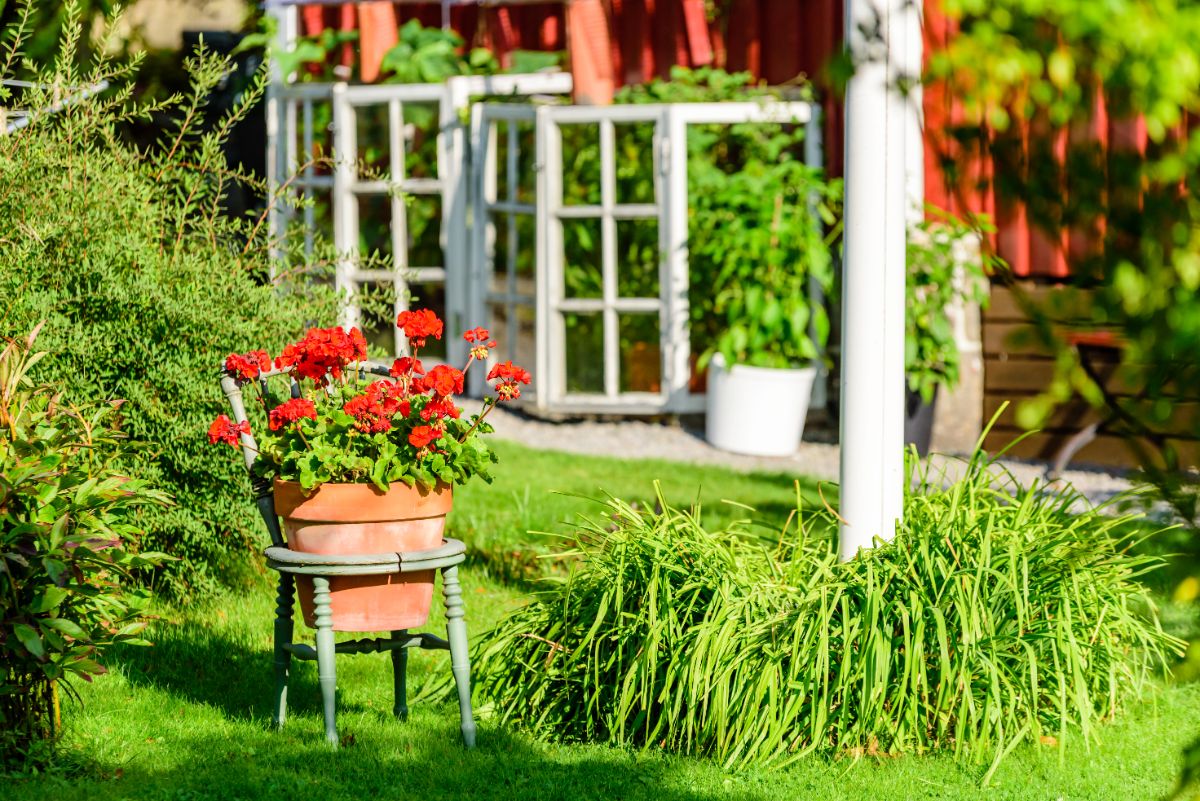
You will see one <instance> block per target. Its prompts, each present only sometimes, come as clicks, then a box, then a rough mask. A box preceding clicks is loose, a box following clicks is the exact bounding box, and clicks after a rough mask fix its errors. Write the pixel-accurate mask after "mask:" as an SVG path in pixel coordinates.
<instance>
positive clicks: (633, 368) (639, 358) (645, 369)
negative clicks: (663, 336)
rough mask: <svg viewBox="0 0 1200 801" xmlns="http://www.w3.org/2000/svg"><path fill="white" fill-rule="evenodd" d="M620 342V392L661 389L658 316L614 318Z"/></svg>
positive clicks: (622, 316)
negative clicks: (616, 320)
mask: <svg viewBox="0 0 1200 801" xmlns="http://www.w3.org/2000/svg"><path fill="white" fill-rule="evenodd" d="M618 320H619V322H618V330H619V331H620V342H621V381H620V391H621V392H660V391H661V390H662V351H661V348H660V343H659V332H658V315H656V314H623V315H621V316H620V317H619V318H618Z"/></svg>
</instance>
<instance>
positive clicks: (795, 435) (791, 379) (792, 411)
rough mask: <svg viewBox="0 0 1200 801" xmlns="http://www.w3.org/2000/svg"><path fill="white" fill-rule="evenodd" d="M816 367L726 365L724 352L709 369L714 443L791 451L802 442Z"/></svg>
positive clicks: (773, 452) (737, 449) (709, 424)
mask: <svg viewBox="0 0 1200 801" xmlns="http://www.w3.org/2000/svg"><path fill="white" fill-rule="evenodd" d="M816 377H817V368H815V367H801V368H799V369H780V368H774V367H747V366H746V365H744V364H735V365H734V366H733V368H732V369H728V368H726V367H725V361H724V359H722V358H721V354H719V353H718V354H716V355H715V356H713V359H712V362H711V364H710V366H709V370H708V418H707V421H706V435H707V438H708V441H709V443H710V444H712V445H715V446H716V447H718V448H720V449H721V450H725V451H732V452H733V453H747V454H751V455H754V456H791V455H792V454H793V453H795V452H796V449H797V448H798V447H799V446H800V435H801V434H802V433H803V432H804V419H805V418H806V417H808V402H809V399H810V398H811V396H812V388H813V381H814V380H815V379H816Z"/></svg>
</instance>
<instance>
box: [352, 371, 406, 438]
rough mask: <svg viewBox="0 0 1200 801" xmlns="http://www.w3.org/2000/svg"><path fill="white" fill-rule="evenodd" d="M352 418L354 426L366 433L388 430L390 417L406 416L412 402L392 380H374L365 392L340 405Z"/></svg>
mask: <svg viewBox="0 0 1200 801" xmlns="http://www.w3.org/2000/svg"><path fill="white" fill-rule="evenodd" d="M342 409H343V410H345V412H346V414H348V415H350V416H351V417H353V418H354V420H355V423H354V427H355V428H357V429H358V430H359V431H362V432H363V433H366V434H378V433H380V432H382V431H389V430H391V427H392V418H393V417H395V416H396V415H397V414H399V415H400V416H401V417H408V415H409V412H411V411H412V404H410V403H409V401H408V400H407V399H405V397H404V388H403V387H402V386H400V385H399V384H397V383H395V382H393V381H376V382H375V383H373V384H371V385H370V386H368V387H367V390H366V392H364V393H363V394H361V395H355V396H354V397H353V398H351V399H350V400H348V401H346V405H345V406H343V407H342Z"/></svg>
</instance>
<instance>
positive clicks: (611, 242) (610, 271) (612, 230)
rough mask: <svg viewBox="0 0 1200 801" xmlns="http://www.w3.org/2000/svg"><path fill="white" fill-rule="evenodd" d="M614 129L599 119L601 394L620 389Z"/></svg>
mask: <svg viewBox="0 0 1200 801" xmlns="http://www.w3.org/2000/svg"><path fill="white" fill-rule="evenodd" d="M616 138H617V137H616V131H615V127H614V126H613V123H612V120H609V119H602V120H601V121H600V215H601V216H600V276H601V282H602V286H603V298H604V312H603V331H604V394H605V396H606V397H609V398H615V397H616V396H617V394H618V393H619V392H620V363H621V354H620V321H619V319H618V317H617V310H616V302H617V221H616V219H615V218H614V217H613V207H614V206H615V205H616V201H617V198H616V195H617V165H616Z"/></svg>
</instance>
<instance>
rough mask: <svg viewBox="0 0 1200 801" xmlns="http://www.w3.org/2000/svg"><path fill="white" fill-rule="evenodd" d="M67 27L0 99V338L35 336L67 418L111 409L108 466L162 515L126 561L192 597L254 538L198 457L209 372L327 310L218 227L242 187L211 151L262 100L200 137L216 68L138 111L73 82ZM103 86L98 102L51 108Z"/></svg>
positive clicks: (265, 238) (255, 240)
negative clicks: (17, 112)
mask: <svg viewBox="0 0 1200 801" xmlns="http://www.w3.org/2000/svg"><path fill="white" fill-rule="evenodd" d="M29 8H30V6H29V5H28V4H26V5H25V10H26V11H28V10H29ZM66 13H67V18H68V23H67V25H66V27H65V31H66V33H65V34H64V38H63V40H62V42H61V45H60V51H59V55H58V57H57V58H56V59H55V60H54V61H53V63H51V64H48V65H46V66H44V67H42V68H40V72H39V75H38V78H37V81H38V82H40V83H41V84H42V85H41V86H34V87H27V86H23V85H17V86H14V87H12V88H7V87H0V106H4V107H7V108H14V107H16V108H25V109H31V110H33V111H34V113H33V114H32V116H31V117H30V118H29V124H28V126H26V127H24V128H21V129H20V130H17V131H15V132H14V133H11V134H8V135H0V298H3V309H0V335H2V336H5V337H16V336H20V335H22V334H23V333H24V332H27V331H29V330H30V329H32V328H33V327H34V326H35V325H36V324H38V323H39V322H41V321H45V325H44V326H43V328H42V332H41V338H40V340H39V342H40V344H41V346H42V347H44V348H45V349H46V350H48V351H51V352H53V353H54V354H55V358H54V359H53V360H44V361H43V362H41V363H40V364H38V365H37V369H36V370H35V373H36V376H35V377H36V379H37V380H38V381H40V382H46V383H50V384H53V385H55V386H57V387H59V388H60V389H61V390H62V391H63V392H64V393H65V394H66V395H67V396H68V397H71V398H73V399H75V400H76V401H77V402H79V403H81V404H86V403H91V402H103V401H108V400H111V399H116V398H121V399H124V400H125V401H126V403H125V405H124V406H122V408H121V411H120V415H119V421H118V422H119V425H120V427H121V429H122V431H123V433H124V434H125V435H126V436H127V437H128V438H129V439H130V440H132V441H133V442H135V443H140V444H141V445H142V446H144V447H138V448H136V449H133V450H130V451H128V452H126V453H125V454H124V455H122V456H120V461H121V464H120V469H122V470H123V471H126V472H128V473H130V474H132V475H137V476H139V477H141V478H143V479H145V480H147V481H148V482H150V483H151V484H153V485H155V486H157V487H160V488H162V489H163V490H165V491H167V492H168V493H170V494H171V495H173V496H174V497H175V499H176V501H177V503H176V505H174V506H172V507H154V508H145V509H140V510H138V514H139V516H140V517H141V518H142V519H141V520H139V528H142V529H144V530H145V532H146V533H145V535H144V539H143V541H142V542H141V543H140V547H143V548H145V549H146V550H152V551H163V552H167V553H170V554H171V555H172V556H174V557H177V561H172V562H169V563H168V567H167V568H165V572H163V573H161V574H159V575H158V576H157V579H156V580H157V581H158V582H159V584H158V586H159V587H160V588H162V589H165V590H168V591H170V592H171V593H172V594H175V595H183V594H187V593H191V592H196V591H203V590H205V589H210V588H212V587H215V586H216V585H217V584H219V583H221V582H225V581H228V580H229V578H230V576H231V573H232V572H233V571H236V570H237V569H238V566H239V565H244V564H245V563H246V562H247V561H248V556H247V553H248V551H250V550H251V546H252V545H253V539H252V538H253V537H254V536H255V532H257V529H256V528H255V519H254V517H255V515H254V514H253V510H252V508H251V504H249V503H248V502H247V493H248V491H249V490H248V486H247V483H246V478H245V471H244V470H241V469H239V467H238V465H237V464H236V463H235V461H234V460H232V459H229V458H228V457H227V456H226V455H224V454H219V453H216V452H215V451H214V450H213V449H211V448H209V447H207V444H206V442H205V441H204V436H203V432H204V431H205V430H206V427H207V425H208V422H209V421H210V420H211V419H212V417H213V416H214V415H215V414H216V413H217V412H219V411H221V396H220V393H219V392H217V391H216V381H217V379H218V375H217V371H218V368H219V365H220V364H221V362H222V360H223V359H224V357H225V356H226V355H227V354H228V353H230V352H232V351H239V352H240V351H243V350H246V349H248V348H250V347H251V346H253V347H261V345H260V344H259V343H263V344H266V345H268V346H270V345H271V344H272V343H275V344H276V345H277V346H281V345H282V344H283V343H284V342H287V341H290V340H291V339H294V338H295V336H296V335H297V334H298V333H301V332H303V330H304V329H305V327H306V326H307V325H309V324H311V323H315V322H332V321H333V318H334V317H335V316H336V299H335V298H334V296H333V295H332V293H331V292H328V291H326V290H322V289H320V288H319V287H316V286H315V285H313V284H312V283H309V282H307V281H305V280H304V278H305V274H306V273H307V272H309V271H310V270H311V269H314V268H316V267H317V260H316V259H313V260H309V261H308V262H306V261H304V260H303V259H298V260H296V261H294V262H293V263H292V264H291V266H290V267H288V268H280V269H278V270H277V271H276V272H275V276H276V278H274V279H272V278H271V277H270V275H271V270H270V263H269V258H270V255H269V254H270V250H271V248H272V246H273V245H276V244H277V243H273V242H271V241H270V236H269V226H268V225H266V221H265V220H264V219H263V218H262V217H261V216H255V217H248V218H240V219H238V218H231V217H230V216H228V215H227V214H226V213H224V210H223V199H224V198H225V197H226V196H227V195H228V194H229V192H230V191H231V188H232V187H234V186H236V185H237V184H239V183H249V184H251V185H254V186H255V187H258V185H257V184H256V183H255V181H254V179H253V178H251V177H250V176H247V175H245V174H242V173H240V172H238V171H237V170H236V169H234V168H231V167H230V166H229V165H227V164H226V161H225V158H224V153H223V149H222V145H223V142H224V140H225V138H226V136H227V134H228V132H229V130H230V128H231V127H232V126H233V125H235V124H236V123H237V121H238V120H239V119H242V118H243V117H244V116H245V115H246V114H248V113H250V110H251V108H253V106H254V104H255V103H256V101H257V100H258V98H259V97H260V96H261V90H262V85H261V83H260V84H258V85H256V86H255V87H253V88H252V89H251V90H250V91H249V92H248V93H247V94H246V95H245V96H244V97H243V98H242V101H241V102H240V103H239V104H238V105H237V107H236V108H235V109H234V111H233V112H231V114H230V115H229V116H228V117H226V118H225V119H223V120H221V121H219V122H218V123H217V124H216V126H215V127H214V128H203V127H202V126H201V120H202V119H203V118H204V116H205V113H204V112H205V108H206V104H207V98H208V97H209V96H210V95H211V94H212V93H213V92H214V91H217V90H219V87H220V85H221V82H222V79H223V78H224V76H225V74H226V72H227V70H228V68H227V65H226V64H225V63H223V62H221V61H220V60H217V59H214V58H211V57H207V56H205V57H199V58H195V59H192V60H189V61H188V63H187V67H188V71H189V73H190V75H191V79H192V88H191V90H190V91H189V92H187V93H185V94H182V95H179V96H175V97H172V98H169V99H167V100H164V101H162V102H160V103H156V104H153V105H148V104H145V103H141V102H140V101H138V100H137V99H136V98H135V97H134V89H133V86H132V84H131V82H130V76H131V75H132V74H133V73H134V72H135V70H136V69H137V67H138V59H136V58H135V59H134V60H133V61H132V62H130V63H126V64H115V63H111V62H108V61H105V60H103V58H101V59H100V60H99V61H98V62H97V63H96V64H95V65H94V66H92V67H79V66H76V65H77V64H78V63H79V59H77V58H76V57H75V54H76V53H77V51H78V50H79V48H80V37H81V36H82V35H83V32H82V31H81V26H80V25H79V22H78V20H79V16H78V12H77V10H76V8H75V7H74V6H72V5H70V4H68V7H67V12H66ZM27 28H28V26H27V25H22V24H18V25H17V27H16V28H14V29H12V30H8V31H5V32H4V33H3V38H2V46H0V75H2V76H3V77H5V78H8V77H10V76H12V75H13V74H14V72H15V69H16V65H17V64H18V63H20V61H21V58H22V55H21V54H22V49H23V47H24V41H25V36H26V33H27V32H28V30H27ZM94 52H100V53H102V52H104V48H103V47H98V48H94ZM26 66H27V67H28V66H30V65H26ZM102 81H104V82H107V84H108V87H109V88H108V89H106V90H104V91H101V92H99V93H98V94H96V95H93V96H92V97H89V98H86V99H83V100H80V101H79V102H68V103H67V104H66V105H62V103H61V102H60V101H63V100H72V101H73V100H76V99H78V97H79V92H80V89H81V88H82V87H88V86H93V85H95V84H98V83H100V82H102ZM50 109H56V110H55V111H54V112H53V113H50V112H49V111H48V110H50ZM8 119H10V120H11V119H13V117H11V116H10V117H9V118H8ZM137 120H141V121H147V120H152V121H154V122H155V123H156V124H157V125H159V126H160V128H161V132H162V133H161V139H160V141H158V142H156V143H154V144H152V145H151V146H149V147H147V148H138V147H135V146H133V145H131V144H129V143H128V142H127V140H126V139H125V138H124V137H123V132H124V131H125V130H126V128H127V125H128V124H129V123H131V122H133V121H137ZM258 188H261V187H258ZM243 569H244V568H243Z"/></svg>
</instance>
